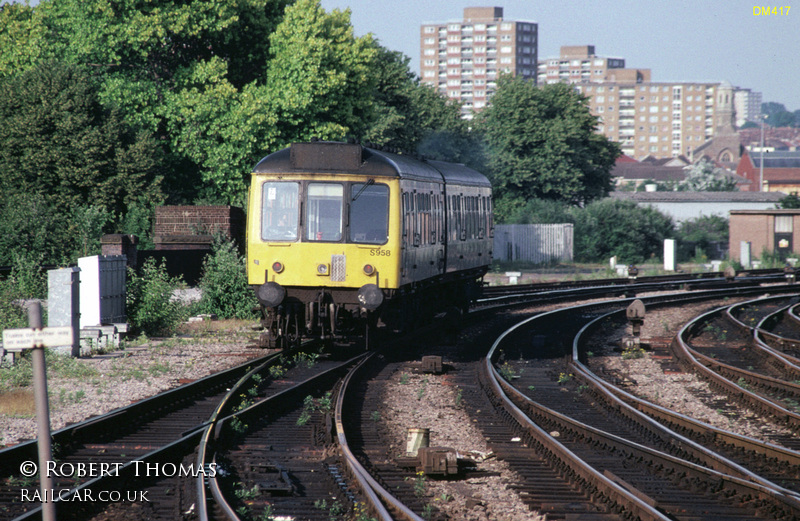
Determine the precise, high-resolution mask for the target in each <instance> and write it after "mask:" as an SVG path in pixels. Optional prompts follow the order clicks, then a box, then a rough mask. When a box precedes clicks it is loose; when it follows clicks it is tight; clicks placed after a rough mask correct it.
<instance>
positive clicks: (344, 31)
mask: <svg viewBox="0 0 800 521" xmlns="http://www.w3.org/2000/svg"><path fill="white" fill-rule="evenodd" d="M270 43H271V53H272V59H271V60H270V61H269V63H268V65H267V79H266V86H267V90H266V96H267V97H265V98H264V101H265V102H266V103H267V106H268V107H269V110H270V111H271V112H273V113H274V114H275V115H276V123H275V125H276V127H277V130H278V135H279V136H280V142H281V144H289V143H291V142H293V141H307V140H309V139H310V138H312V137H317V138H320V139H332V138H342V137H344V136H346V135H348V134H349V135H353V136H355V135H360V134H361V133H362V132H363V130H364V125H365V122H366V121H369V120H370V119H371V116H372V110H373V107H374V105H373V100H372V95H373V92H374V89H375V86H376V81H377V80H376V76H375V74H374V73H373V71H374V69H375V68H377V67H378V63H377V61H376V60H377V57H378V50H377V49H376V46H375V43H374V41H373V39H372V37H371V36H369V35H367V36H362V37H360V38H355V37H354V36H353V28H352V26H351V25H350V11H349V10H345V11H339V10H338V9H334V10H333V11H332V12H331V13H326V12H325V11H324V10H323V9H322V7H321V6H320V3H319V0H298V1H297V2H296V3H295V4H294V5H292V6H289V7H287V8H286V12H285V16H284V19H283V21H282V22H281V23H280V24H279V25H278V27H277V29H276V30H275V32H274V33H273V34H272V35H271V36H270Z"/></svg>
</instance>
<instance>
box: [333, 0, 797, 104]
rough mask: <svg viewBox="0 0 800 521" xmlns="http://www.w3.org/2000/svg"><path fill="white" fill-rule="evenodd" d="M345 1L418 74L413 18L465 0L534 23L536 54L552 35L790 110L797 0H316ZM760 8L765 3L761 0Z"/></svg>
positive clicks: (668, 77) (667, 78)
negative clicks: (725, 85) (769, 6)
mask: <svg viewBox="0 0 800 521" xmlns="http://www.w3.org/2000/svg"><path fill="white" fill-rule="evenodd" d="M321 3H322V7H323V8H324V9H325V10H327V11H330V10H332V9H340V10H341V9H347V8H349V9H350V10H351V22H352V24H353V28H354V30H355V33H356V35H358V36H361V35H364V34H367V33H372V35H373V36H374V37H376V38H377V39H378V40H379V41H380V43H381V45H383V46H384V47H387V48H388V49H391V50H395V51H400V52H402V53H403V54H405V55H407V56H408V57H410V58H411V66H412V69H413V70H414V72H415V73H417V74H419V53H420V48H419V35H420V26H421V25H422V24H424V23H429V22H447V21H450V20H453V21H459V20H461V19H463V14H464V8H465V7H476V6H496V7H503V10H504V13H503V16H504V18H506V19H509V20H523V21H532V22H536V23H537V24H538V29H539V50H538V52H539V59H540V60H541V59H546V58H555V57H558V55H559V50H560V47H561V46H562V45H594V47H595V54H597V55H598V56H604V57H615V58H624V59H625V66H626V67H628V68H637V69H650V70H651V80H652V81H655V82H673V81H674V82H679V81H686V82H715V83H716V82H722V81H725V80H727V81H729V82H730V83H732V84H733V85H734V86H736V87H740V88H749V89H751V90H753V91H757V92H761V93H762V94H763V101H764V102H768V101H775V102H778V103H782V104H784V105H785V106H786V108H787V110H790V111H795V110H800V4H794V5H793V4H792V3H791V2H785V4H787V5H789V6H791V7H789V8H788V10H787V8H786V7H784V8H783V15H781V14H780V10H781V7H780V6H779V5H775V7H776V8H777V9H778V13H777V14H770V15H768V16H767V15H763V14H758V15H756V14H754V12H759V13H760V12H763V10H762V9H761V8H760V7H758V6H757V3H758V1H757V0H751V1H747V2H746V1H743V0H669V1H664V0H573V1H570V2H556V1H552V0H550V1H544V0H503V1H498V2H496V3H481V2H479V1H475V0H447V1H444V0H321ZM762 5H763V6H764V9H766V6H765V5H764V2H762Z"/></svg>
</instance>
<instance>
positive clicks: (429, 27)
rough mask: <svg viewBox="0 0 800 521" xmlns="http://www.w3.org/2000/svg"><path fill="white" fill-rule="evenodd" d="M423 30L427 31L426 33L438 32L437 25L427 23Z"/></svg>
mask: <svg viewBox="0 0 800 521" xmlns="http://www.w3.org/2000/svg"><path fill="white" fill-rule="evenodd" d="M423 30H424V31H425V34H431V33H435V32H436V27H435V26H433V25H426V26H425V29H423Z"/></svg>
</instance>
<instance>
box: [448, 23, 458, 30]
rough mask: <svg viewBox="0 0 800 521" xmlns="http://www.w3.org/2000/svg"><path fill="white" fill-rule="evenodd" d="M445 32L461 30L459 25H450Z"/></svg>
mask: <svg viewBox="0 0 800 521" xmlns="http://www.w3.org/2000/svg"><path fill="white" fill-rule="evenodd" d="M447 30H448V31H460V30H461V24H450V25H448V26H447Z"/></svg>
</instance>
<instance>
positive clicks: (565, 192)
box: [476, 76, 619, 222]
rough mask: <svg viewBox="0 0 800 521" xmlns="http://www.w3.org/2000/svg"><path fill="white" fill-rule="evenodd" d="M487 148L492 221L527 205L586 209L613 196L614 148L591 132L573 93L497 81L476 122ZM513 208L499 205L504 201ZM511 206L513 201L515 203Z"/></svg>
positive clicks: (591, 120)
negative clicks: (541, 202)
mask: <svg viewBox="0 0 800 521" xmlns="http://www.w3.org/2000/svg"><path fill="white" fill-rule="evenodd" d="M476 123H477V127H478V128H479V129H480V130H481V131H482V133H483V135H484V136H485V139H486V143H487V152H488V165H489V170H490V173H491V174H492V179H493V185H494V187H495V191H496V194H497V196H498V198H499V199H500V200H501V202H500V203H499V204H497V205H496V208H497V209H498V213H497V219H498V221H499V222H504V219H505V218H506V217H507V216H508V215H509V214H510V213H511V212H512V211H513V210H514V207H515V206H521V205H523V204H524V203H525V202H527V201H529V200H531V199H534V198H541V199H552V200H558V201H565V202H568V203H570V204H576V205H577V204H585V203H588V202H590V201H593V200H594V199H598V198H601V197H604V196H605V195H607V194H608V192H609V191H610V190H611V174H610V171H611V168H612V167H613V166H614V161H615V159H616V157H617V156H618V155H619V145H618V144H616V143H613V142H611V141H609V140H608V139H606V138H605V137H603V136H601V135H600V134H598V133H596V132H595V129H596V126H597V118H596V117H595V116H593V115H592V114H591V112H590V111H589V107H588V104H587V102H586V98H584V97H583V96H581V95H580V94H579V93H578V92H576V91H575V89H573V88H572V87H571V86H569V85H566V84H553V85H545V86H543V87H537V86H536V85H535V84H534V83H533V82H531V81H527V80H525V79H523V78H519V77H510V76H503V77H502V78H501V79H500V80H499V81H498V86H497V91H496V92H495V93H494V95H493V96H492V103H491V105H490V106H488V107H487V108H486V110H484V111H483V112H482V113H481V114H480V115H479V117H478V118H477V121H476ZM506 200H509V201H512V203H506V204H504V203H503V202H502V201H506ZM513 201H516V202H513Z"/></svg>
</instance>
